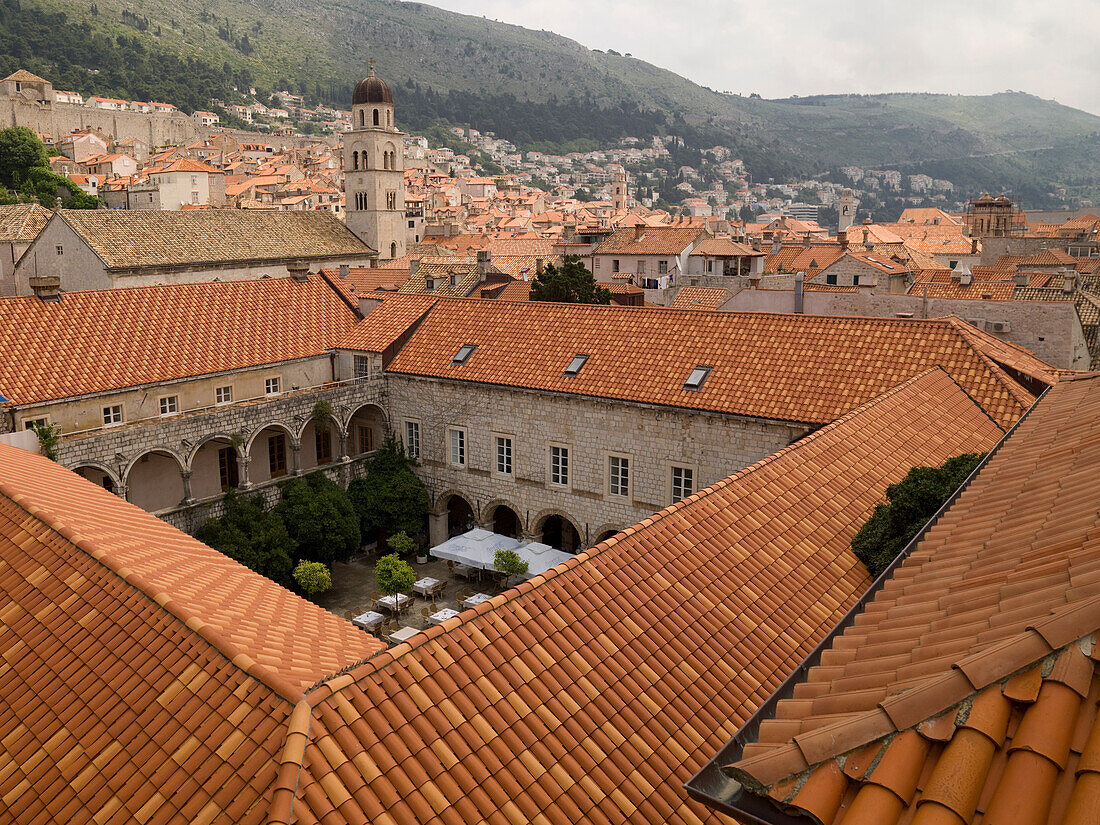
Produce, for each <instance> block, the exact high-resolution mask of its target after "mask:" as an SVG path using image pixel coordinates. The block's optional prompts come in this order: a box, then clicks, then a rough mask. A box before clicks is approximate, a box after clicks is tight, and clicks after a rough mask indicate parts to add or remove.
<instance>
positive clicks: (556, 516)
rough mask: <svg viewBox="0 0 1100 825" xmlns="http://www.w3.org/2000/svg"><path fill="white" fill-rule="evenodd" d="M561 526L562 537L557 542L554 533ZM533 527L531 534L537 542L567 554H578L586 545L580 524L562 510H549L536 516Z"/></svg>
mask: <svg viewBox="0 0 1100 825" xmlns="http://www.w3.org/2000/svg"><path fill="white" fill-rule="evenodd" d="M553 520H557V521H553ZM559 524H560V533H561V536H560V539H558V540H557V541H556V542H555V540H554V539H556V538H557V536H555V534H554V531H555V529H556V528H557V527H558V525H559ZM531 526H532V530H531V532H532V533H533V534H534V535H535V539H536V541H541V542H543V543H544V544H549V545H550V546H551V547H556V548H557V549H559V550H564V551H565V552H567V553H577V552H579V551H580V549H581V547H582V546H583V545H584V532H583V531H582V530H581V527H580V523H579V522H578V521H577V520H576V519H574V518H573V517H572V516H570V515H569V514H568V513H563V512H562V511H561V510H557V509H549V510H543V511H541V512H540V513H539V514H538V515H536V516H535V519H534V521H533V522H532V525H531ZM548 527H549V528H551V529H550V532H549V533H548V532H547V528H548ZM569 528H571V530H572V535H570V534H569ZM546 539H551V541H547V540H546Z"/></svg>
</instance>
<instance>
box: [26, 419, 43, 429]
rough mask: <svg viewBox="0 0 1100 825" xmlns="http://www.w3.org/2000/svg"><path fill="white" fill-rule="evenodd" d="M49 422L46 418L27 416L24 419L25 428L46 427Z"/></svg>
mask: <svg viewBox="0 0 1100 825" xmlns="http://www.w3.org/2000/svg"><path fill="white" fill-rule="evenodd" d="M46 426H48V422H47V421H46V419H45V418H27V419H24V421H23V429H24V430H33V429H34V428H35V427H46Z"/></svg>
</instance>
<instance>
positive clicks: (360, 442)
mask: <svg viewBox="0 0 1100 825" xmlns="http://www.w3.org/2000/svg"><path fill="white" fill-rule="evenodd" d="M389 430H390V422H389V418H388V417H387V416H386V411H385V410H384V409H383V408H382V407H381V406H379V405H378V404H375V403H373V402H370V403H367V404H361V405H359V406H358V407H356V408H355V410H354V411H353V412H352V413H351V415H349V416H348V419H347V421H346V422H345V423H343V424H342V425H340V431H341V432H342V433H343V434H344V443H345V444H347V454H348V455H349V456H358V455H366V454H367V453H371V452H374V451H375V450H377V449H378V448H379V447H381V446H382V442H383V441H384V440H385V438H386V433H388V432H389Z"/></svg>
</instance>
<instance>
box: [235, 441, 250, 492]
mask: <svg viewBox="0 0 1100 825" xmlns="http://www.w3.org/2000/svg"><path fill="white" fill-rule="evenodd" d="M251 463H252V456H250V455H249V454H248V453H242V452H240V451H239V450H238V451H237V476H238V481H239V486H238V487H237V489H239V490H249V489H251V488H252V482H251V481H249V480H248V465H250V464H251Z"/></svg>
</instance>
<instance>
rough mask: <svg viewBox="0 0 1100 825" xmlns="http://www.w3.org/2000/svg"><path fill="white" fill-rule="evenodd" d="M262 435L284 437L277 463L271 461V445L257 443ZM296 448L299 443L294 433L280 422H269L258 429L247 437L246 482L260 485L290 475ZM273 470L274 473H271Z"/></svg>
mask: <svg viewBox="0 0 1100 825" xmlns="http://www.w3.org/2000/svg"><path fill="white" fill-rule="evenodd" d="M264 433H267V434H268V437H274V436H276V435H283V436H284V437H285V438H284V441H285V443H284V445H283V451H282V454H281V455H280V456H279V461H278V462H275V461H273V460H272V456H271V450H272V445H271V444H270V443H268V442H266V441H264V442H263V443H257V442H258V441H260V440H261V436H263V435H264ZM298 446H299V442H298V439H297V437H296V436H295V435H294V431H293V430H292V429H291V428H290V427H288V426H287V425H286V424H283V423H282V422H281V421H270V422H268V423H266V424H263V425H261V426H260V427H258V428H257V429H256V430H255V431H254V432H253V433H252V435H251V436H249V439H248V442H247V445H246V446H245V455H246V456H247V460H248V480H249V481H250V482H252V483H255V484H262V483H263V482H265V481H270V480H271V479H273V478H282V477H284V476H288V475H291V474H292V473H293V472H294V470H295V468H296V465H295V462H294V454H295V452H296V451H297V449H298ZM273 469H274V470H275V472H274V473H273V472H272V470H273Z"/></svg>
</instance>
